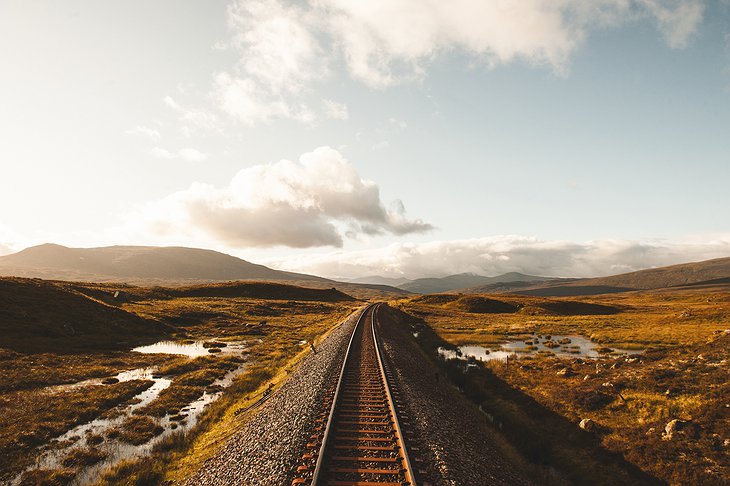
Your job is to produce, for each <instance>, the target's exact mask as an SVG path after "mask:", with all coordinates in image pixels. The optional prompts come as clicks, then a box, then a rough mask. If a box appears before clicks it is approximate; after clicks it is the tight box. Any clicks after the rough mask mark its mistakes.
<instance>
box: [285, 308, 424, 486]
mask: <svg viewBox="0 0 730 486" xmlns="http://www.w3.org/2000/svg"><path fill="white" fill-rule="evenodd" d="M380 306H381V304H373V305H371V306H369V307H368V308H366V309H365V310H364V311H363V313H362V314H361V316H360V318H359V319H358V322H357V324H356V326H355V329H354V331H353V333H352V336H351V337H350V343H349V345H348V347H347V352H346V354H345V359H344V362H343V365H342V369H341V371H340V377H339V380H338V382H337V386H336V387H335V388H334V389H330V392H329V393H328V396H327V399H326V400H325V404H324V407H323V408H324V410H323V412H322V414H321V415H320V417H319V418H318V419H317V424H318V425H317V426H315V430H314V434H313V435H312V436H311V438H310V439H311V440H310V442H309V443H308V444H307V452H306V453H305V454H304V455H303V456H302V462H303V464H302V465H301V466H299V467H298V469H297V477H296V478H295V479H294V481H293V482H292V485H294V486H301V485H311V486H324V485H327V486H369V485H373V486H376V485H378V486H382V485H390V486H405V485H410V486H415V485H416V480H415V477H414V473H413V468H412V467H411V461H410V459H409V457H408V451H407V449H406V443H405V439H404V436H403V429H402V426H401V422H400V421H399V419H398V414H397V410H396V406H395V401H394V400H397V398H394V397H395V395H396V393H397V392H395V391H394V389H393V385H392V383H390V382H389V372H388V370H387V369H386V367H385V366H384V364H385V363H384V359H383V356H382V351H381V344H380V339H379V337H378V334H377V325H376V324H377V321H378V319H377V312H378V309H379V307H380ZM325 419H326V423H325Z"/></svg>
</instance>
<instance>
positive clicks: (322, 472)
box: [296, 303, 416, 486]
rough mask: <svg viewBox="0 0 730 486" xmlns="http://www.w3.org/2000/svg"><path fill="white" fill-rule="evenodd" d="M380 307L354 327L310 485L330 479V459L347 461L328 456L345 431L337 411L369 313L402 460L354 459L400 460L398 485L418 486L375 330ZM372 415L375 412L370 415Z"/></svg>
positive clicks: (374, 471)
mask: <svg viewBox="0 0 730 486" xmlns="http://www.w3.org/2000/svg"><path fill="white" fill-rule="evenodd" d="M381 306H382V304H380V303H378V304H372V305H369V306H368V307H366V308H365V309H364V310H363V312H362V314H361V315H360V317H359V318H358V321H357V324H356V325H355V328H354V329H353V332H352V335H351V336H350V341H349V343H348V345H347V351H346V352H345V358H344V360H343V362H342V369H341V370H340V375H339V379H338V381H337V387H336V389H335V392H334V394H333V395H332V397H333V398H332V403H331V404H330V409H329V413H328V418H327V424H326V426H325V429H324V432H323V435H322V444H321V445H320V447H319V450H318V453H317V458H316V465H315V468H314V473H313V476H312V480H311V483H310V484H311V485H312V486H323V485H324V484H325V482H326V480H327V477H326V476H327V475H328V472H329V471H330V469H329V468H327V467H325V463H327V462H328V459H329V460H334V461H338V460H340V461H341V460H343V459H344V458H343V456H337V455H333V456H332V457H329V456H328V455H330V454H336V453H334V452H330V450H329V448H330V444H331V443H332V441H334V440H337V439H336V438H332V437H330V436H332V435H335V434H336V432H337V430H343V431H344V429H342V428H341V425H340V426H339V429H338V428H337V427H335V426H334V425H333V424H334V423H335V422H336V418H337V414H338V412H337V411H338V408H339V407H340V404H341V403H342V402H344V401H347V398H346V394H343V390H344V388H345V387H346V386H350V383H346V382H347V376H346V373H347V371H348V364H349V361H350V359H351V357H352V354H353V353H352V350H353V348H354V347H355V346H360V345H361V343H362V339H363V338H365V336H366V335H365V334H363V335H360V337H359V339H358V340H357V341H356V340H355V336H356V335H358V330H359V329H360V326H363V325H366V324H365V322H366V321H367V316H368V314H370V315H371V327H372V330H371V334H372V336H371V337H372V340H373V348H374V352H375V357H374V358H375V359H374V361H375V362H377V370H378V371H376V374H379V376H380V379H381V380H382V383H381V385H382V393H383V394H384V397H385V402H386V403H385V404H384V407H383V410H384V411H385V413H389V414H390V416H391V417H392V423H391V424H390V427H391V428H392V432H391V433H392V434H394V435H395V438H394V439H391V440H392V441H393V442H395V450H397V451H399V455H400V457H399V458H390V459H377V458H375V459H373V458H364V457H363V458H358V457H357V456H356V457H353V458H352V459H353V460H356V461H357V460H360V459H362V460H365V459H370V461H366V462H374V461H387V462H389V463H392V462H398V461H399V460H400V461H401V468H400V469H399V470H398V471H399V473H400V474H402V476H403V477H404V480H403V482H402V483H401V482H400V481H399V482H398V484H409V485H411V486H415V485H416V480H415V477H414V473H413V471H414V470H413V467H412V465H411V461H410V458H409V456H408V451H407V449H406V445H405V438H404V435H403V429H402V426H401V423H400V421H399V419H398V413H397V410H396V406H395V402H394V401H393V393H392V391H393V387H392V384H391V383H390V382H389V380H388V373H387V372H386V368H385V364H384V359H383V351H382V345H381V341H380V337H379V335H378V333H377V330H376V327H379V320H378V318H377V311H378V309H379V308H380V307H381ZM362 332H363V333H365V332H367V329H366V328H365V329H362ZM357 351H358V353H362V350H361V349H358V350H357ZM358 356H362V355H361V354H358ZM371 356H372V355H371ZM386 407H387V408H386ZM365 408H375V407H373V406H370V407H368V406H366V407H365ZM370 413H376V412H370ZM356 415H357V414H356ZM353 420H354V421H355V423H358V421H357V419H353ZM345 423H347V422H345ZM351 423H352V422H351ZM366 424H369V422H364V423H361V424H360V425H366ZM373 425H380V424H379V423H378V424H376V423H373ZM353 427H356V426H355V425H353ZM348 432H350V433H352V432H355V430H348ZM361 432H365V433H368V432H374V431H368V430H362V431H361ZM330 439H331V440H330ZM362 440H365V441H370V442H374V441H379V440H384V439H374V440H373V439H372V438H371V439H367V438H363V439H362ZM334 447H335V448H340V449H346V448H347V446H338V445H336V444H335V445H334ZM353 449H355V450H358V446H354V447H353ZM375 449H382V450H386V449H389V448H388V447H375ZM348 459H349V458H348ZM334 470H337V468H335V469H334ZM340 470H341V471H343V470H348V471H350V469H347V468H344V469H343V468H340ZM351 471H352V472H355V471H362V472H369V473H371V474H376V475H378V474H380V475H382V474H386V473H387V474H393V473H392V472H391V471H392V470H390V469H387V470H386V469H382V470H381V469H372V468H371V469H366V470H361V469H359V468H353V469H351ZM380 482H381V481H378V480H372V481H364V482H360V481H342V482H339V481H335V482H333V483H331V484H377V483H380ZM296 483H297V484H305V483H299V482H296ZM387 484H395V483H393V482H388V483H387Z"/></svg>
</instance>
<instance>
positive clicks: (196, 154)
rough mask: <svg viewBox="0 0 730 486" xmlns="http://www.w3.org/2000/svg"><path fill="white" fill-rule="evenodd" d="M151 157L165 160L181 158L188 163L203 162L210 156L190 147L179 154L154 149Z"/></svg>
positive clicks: (151, 151)
mask: <svg viewBox="0 0 730 486" xmlns="http://www.w3.org/2000/svg"><path fill="white" fill-rule="evenodd" d="M150 155H152V156H153V157H155V158H158V159H165V160H172V159H177V158H181V159H183V160H186V161H188V162H202V161H204V160H206V159H207V158H208V154H206V153H203V152H201V151H199V150H196V149H194V148H190V147H186V148H182V149H180V150H178V151H177V153H174V152H170V151H169V150H167V149H164V148H160V147H154V148H152V149H151V150H150Z"/></svg>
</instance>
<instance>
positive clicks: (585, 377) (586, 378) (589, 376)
mask: <svg viewBox="0 0 730 486" xmlns="http://www.w3.org/2000/svg"><path fill="white" fill-rule="evenodd" d="M590 378H591V375H585V376H584V377H583V381H588V380H589V379H590Z"/></svg>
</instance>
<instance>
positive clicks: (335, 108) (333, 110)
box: [322, 100, 350, 120]
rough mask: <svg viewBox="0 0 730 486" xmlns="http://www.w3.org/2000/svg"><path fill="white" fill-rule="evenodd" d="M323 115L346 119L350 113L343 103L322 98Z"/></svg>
mask: <svg viewBox="0 0 730 486" xmlns="http://www.w3.org/2000/svg"><path fill="white" fill-rule="evenodd" d="M322 108H323V110H324V116H326V117H327V118H331V119H333V120H347V119H348V118H350V114H349V112H348V110H347V105H346V104H345V103H338V102H336V101H333V100H322Z"/></svg>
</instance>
